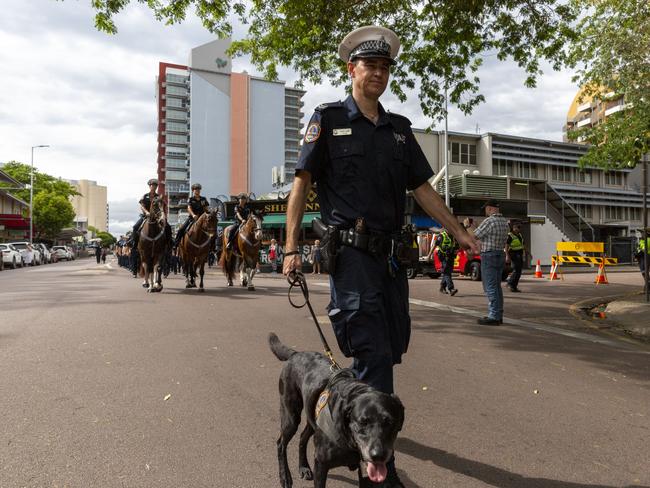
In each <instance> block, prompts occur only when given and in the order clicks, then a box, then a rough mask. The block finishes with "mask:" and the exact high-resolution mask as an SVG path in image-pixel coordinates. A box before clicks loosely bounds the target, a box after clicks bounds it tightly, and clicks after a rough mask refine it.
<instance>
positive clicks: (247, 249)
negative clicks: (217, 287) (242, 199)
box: [219, 212, 262, 291]
mask: <svg viewBox="0 0 650 488" xmlns="http://www.w3.org/2000/svg"><path fill="white" fill-rule="evenodd" d="M235 231H236V227H234V226H232V227H230V228H229V229H227V230H226V231H225V232H224V233H223V251H222V252H221V258H220V259H219V264H220V265H221V267H222V268H223V272H224V274H225V275H226V278H227V279H228V286H232V280H233V278H234V277H235V273H236V272H237V271H239V274H240V283H241V286H247V287H248V289H249V290H251V291H252V290H255V287H254V286H253V276H255V273H256V271H257V262H258V261H259V257H260V244H261V243H262V215H261V214H259V213H257V212H251V214H250V215H249V216H248V218H247V219H246V221H245V222H244V223H243V224H242V225H241V226H240V228H239V235H238V236H237V240H236V241H235V243H236V245H235V246H233V249H227V244H228V236H229V235H230V232H235Z"/></svg>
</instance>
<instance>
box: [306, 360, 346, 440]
mask: <svg viewBox="0 0 650 488" xmlns="http://www.w3.org/2000/svg"><path fill="white" fill-rule="evenodd" d="M346 378H348V379H354V378H356V374H355V373H354V371H353V370H351V369H348V368H345V369H340V370H338V371H337V372H335V373H334V374H333V375H332V376H331V377H330V379H329V381H328V382H327V386H326V387H325V389H324V390H323V391H322V392H321V394H320V396H319V397H318V401H317V402H316V409H315V412H314V413H315V418H316V425H317V426H318V428H319V429H320V430H321V431H323V433H324V434H325V435H326V436H327V437H328V438H329V439H330V440H331V441H332V442H334V443H335V444H339V445H346V444H348V441H347V440H346V439H345V438H344V437H343V436H342V435H341V426H340V425H342V424H340V425H339V427H338V428H337V424H336V422H335V420H334V416H333V414H332V409H331V408H330V399H331V398H332V388H333V387H334V385H336V384H337V383H339V382H340V381H341V380H343V379H346Z"/></svg>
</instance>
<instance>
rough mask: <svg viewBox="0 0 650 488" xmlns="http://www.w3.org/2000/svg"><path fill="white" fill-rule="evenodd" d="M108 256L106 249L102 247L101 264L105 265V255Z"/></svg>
mask: <svg viewBox="0 0 650 488" xmlns="http://www.w3.org/2000/svg"><path fill="white" fill-rule="evenodd" d="M107 254H108V249H107V248H106V247H102V263H103V264H106V255H107Z"/></svg>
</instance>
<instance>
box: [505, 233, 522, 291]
mask: <svg viewBox="0 0 650 488" xmlns="http://www.w3.org/2000/svg"><path fill="white" fill-rule="evenodd" d="M525 254H526V246H525V245H524V237H523V236H522V235H521V225H519V224H517V223H515V224H513V225H512V231H511V232H508V239H507V240H506V263H508V262H510V263H511V265H512V273H510V276H509V277H508V288H510V291H513V292H515V293H519V292H520V291H521V290H520V289H519V279H520V278H521V270H522V268H523V266H524V255H525Z"/></svg>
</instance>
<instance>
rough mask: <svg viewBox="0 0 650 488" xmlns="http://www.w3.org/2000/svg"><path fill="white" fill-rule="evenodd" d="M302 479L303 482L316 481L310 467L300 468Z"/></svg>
mask: <svg viewBox="0 0 650 488" xmlns="http://www.w3.org/2000/svg"><path fill="white" fill-rule="evenodd" d="M300 479H303V480H313V479H314V474H313V473H312V472H311V469H310V468H309V466H301V467H300Z"/></svg>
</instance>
